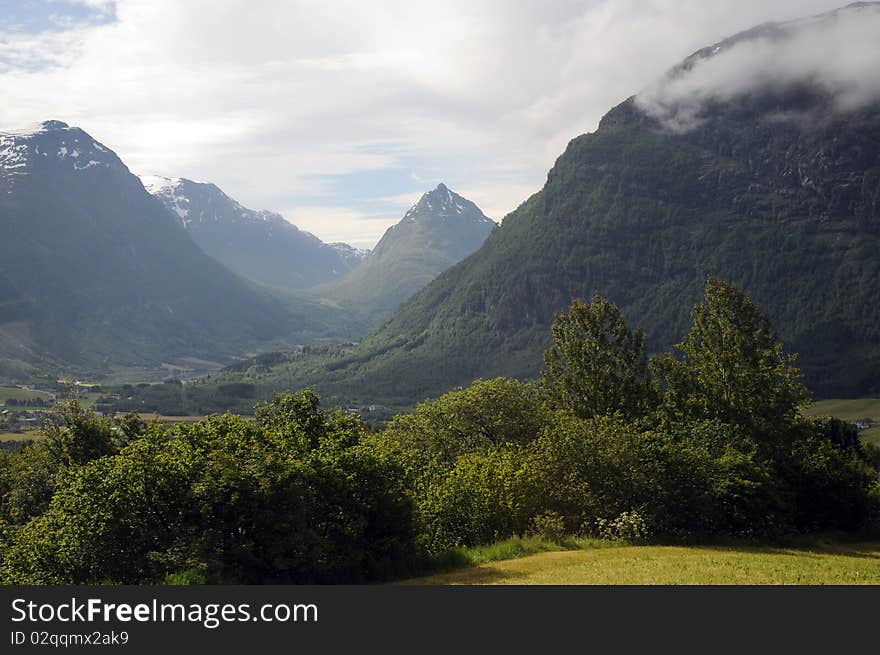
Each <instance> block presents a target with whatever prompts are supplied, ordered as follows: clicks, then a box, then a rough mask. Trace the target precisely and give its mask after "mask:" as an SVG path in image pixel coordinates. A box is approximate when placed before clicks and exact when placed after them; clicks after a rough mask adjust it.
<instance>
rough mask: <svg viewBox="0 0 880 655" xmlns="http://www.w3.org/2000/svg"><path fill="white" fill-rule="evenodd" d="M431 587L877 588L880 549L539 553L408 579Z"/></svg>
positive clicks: (876, 546)
mask: <svg viewBox="0 0 880 655" xmlns="http://www.w3.org/2000/svg"><path fill="white" fill-rule="evenodd" d="M406 584H431V585H495V584H510V585H619V584H623V585H654V584H662V585H674V584H686V585H730V584H751V585H754V584H760V585H765V584H769V585H779V584H784V585H792V584H793V585H816V584H832V585H836V584H846V585H849V584H880V542H867V543H855V544H837V545H834V546H826V547H814V548H772V547H754V548H749V547H742V546H737V547H725V546H619V547H610V548H586V549H583V550H569V551H562V552H548V553H538V554H535V555H530V556H528V557H523V558H519V559H511V560H506V561H499V562H489V563H486V564H481V565H479V566H473V567H469V568H465V569H459V570H455V571H451V572H448V573H442V574H438V575H432V576H428V577H424V578H418V579H414V580H409V581H407V582H406Z"/></svg>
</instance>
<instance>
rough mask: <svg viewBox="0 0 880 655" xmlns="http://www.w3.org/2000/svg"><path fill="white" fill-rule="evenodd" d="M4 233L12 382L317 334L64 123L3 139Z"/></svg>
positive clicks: (1, 346) (4, 345) (206, 355)
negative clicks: (212, 252) (32, 374)
mask: <svg viewBox="0 0 880 655" xmlns="http://www.w3.org/2000/svg"><path fill="white" fill-rule="evenodd" d="M0 225H2V228H3V236H2V238H0V288H2V289H3V294H2V297H0V375H7V376H9V377H16V376H19V375H25V374H27V373H28V372H29V371H33V370H35V369H34V367H37V368H38V370H41V371H48V370H59V368H68V370H70V369H73V370H80V371H107V370H110V369H112V368H113V367H115V366H147V365H158V364H160V363H162V362H169V361H174V360H175V358H178V357H199V358H203V359H211V358H224V357H227V356H231V355H234V354H239V353H241V352H243V351H246V350H249V349H252V348H253V347H255V346H256V345H258V344H260V343H265V342H268V341H270V340H273V339H276V338H279V337H282V338H283V337H285V336H286V335H289V334H291V333H292V332H293V331H295V330H296V329H298V327H302V328H303V329H311V326H310V325H307V323H308V321H310V320H311V319H310V318H303V317H302V316H300V317H299V318H294V317H293V314H292V311H291V309H289V308H288V307H287V306H286V305H285V304H284V303H282V302H280V301H278V300H277V299H274V298H271V297H269V295H268V294H267V293H263V292H260V291H257V290H255V289H253V287H252V285H250V284H248V283H246V282H245V281H244V280H242V279H241V278H240V277H238V276H236V275H235V274H234V273H233V272H231V271H230V270H229V269H228V268H226V267H224V266H221V265H220V264H219V263H218V262H217V261H216V260H214V259H212V258H211V257H209V256H208V255H206V254H205V253H204V252H203V251H202V250H201V249H199V248H198V247H197V245H196V244H195V243H194V242H193V239H192V238H191V237H190V235H189V234H187V231H186V230H184V229H183V228H181V226H180V221H179V219H178V217H177V216H175V215H172V214H171V213H169V212H168V211H167V210H166V209H165V208H164V207H163V205H162V203H160V202H158V201H157V200H156V198H154V197H153V196H151V195H150V194H149V193H147V192H146V190H145V189H144V187H143V185H142V184H141V182H140V180H139V179H138V178H137V177H136V176H135V175H133V174H132V173H131V172H130V171H129V170H128V168H127V167H126V166H125V164H124V163H123V162H122V160H121V159H120V158H119V157H117V156H116V154H114V153H113V152H112V151H111V150H110V149H109V148H108V147H107V146H105V145H103V144H101V143H99V142H98V141H97V140H96V139H94V138H92V137H91V136H90V135H89V134H87V133H86V132H84V131H83V130H81V129H78V128H75V127H70V126H68V125H67V124H65V123H62V122H60V121H47V122H45V123H42V124H40V125H39V126H36V127H34V128H32V129H28V130H15V131H9V130H7V131H2V132H0ZM285 302H286V301H285ZM302 313H303V314H305V311H303V312H302Z"/></svg>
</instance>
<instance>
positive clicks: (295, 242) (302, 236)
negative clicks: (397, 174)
mask: <svg viewBox="0 0 880 655" xmlns="http://www.w3.org/2000/svg"><path fill="white" fill-rule="evenodd" d="M140 179H141V181H142V182H143V183H144V187H145V188H146V189H147V191H149V192H150V193H151V194H153V195H154V196H155V197H157V198H159V200H161V201H162V203H163V204H164V205H165V207H167V209H168V210H169V211H171V212H172V213H174V214H175V215H176V216H178V217H179V219H180V221H181V224H182V225H183V227H184V228H185V229H186V230H187V231H188V232H189V233H190V235H191V236H192V238H193V240H194V241H195V242H196V244H197V245H198V246H199V247H200V248H201V249H202V250H204V251H205V252H206V253H207V254H208V255H210V256H211V257H213V258H214V259H217V260H218V261H220V262H221V263H223V264H225V265H226V266H228V267H229V268H231V269H232V270H233V271H235V272H236V273H238V274H239V275H242V276H244V277H247V278H249V279H252V280H255V281H256V282H260V283H262V284H267V285H270V286H276V287H286V288H291V289H302V288H307V287H312V286H315V285H317V284H321V283H323V282H328V281H330V280H333V279H336V278H338V277H340V276H341V275H344V274H345V273H347V272H348V271H349V270H351V268H352V267H353V266H354V265H355V264H356V259H352V257H351V256H350V255H349V256H346V255H345V254H344V253H343V252H342V251H340V250H339V249H338V248H334V247H333V246H331V245H330V244H326V243H324V242H323V241H321V240H320V239H319V238H318V237H316V236H315V235H313V234H310V233H309V232H306V231H304V230H300V229H299V228H298V227H296V226H295V225H294V224H293V223H291V222H289V221H288V220H287V219H286V218H284V217H283V216H282V215H281V214H278V213H276V212H271V211H268V210H265V209H264V210H253V209H248V208H247V207H244V206H243V205H242V204H241V203H239V202H238V201H237V200H235V199H233V198H231V197H230V196H228V195H227V194H226V193H224V192H223V191H222V190H221V189H220V188H219V187H218V186H217V185H216V184H213V183H211V182H195V181H193V180H189V179H187V178H168V177H162V176H156V175H144V176H141V178H140Z"/></svg>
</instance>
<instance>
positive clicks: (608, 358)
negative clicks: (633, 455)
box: [542, 295, 648, 418]
mask: <svg viewBox="0 0 880 655" xmlns="http://www.w3.org/2000/svg"><path fill="white" fill-rule="evenodd" d="M552 332H553V345H552V346H551V347H550V348H549V349H548V350H547V351H546V352H545V353H544V362H545V364H546V367H545V369H544V373H543V378H542V380H543V384H544V387H545V388H546V389H547V390H548V392H549V394H550V396H551V398H552V399H553V400H554V401H555V404H557V405H558V406H560V407H562V408H564V409H568V410H570V411H572V412H573V413H574V414H576V415H577V416H579V417H581V418H592V417H595V416H604V415H609V414H613V413H615V412H622V413H623V414H624V415H625V416H633V415H637V414H638V413H639V412H640V411H641V409H642V408H643V407H644V404H645V401H646V397H647V396H646V393H647V388H648V385H647V358H646V355H645V336H644V334H643V333H642V331H641V330H631V329H630V328H629V327H628V326H627V324H626V321H625V320H624V318H623V314H622V313H621V311H620V309H619V308H618V307H617V306H616V305H615V304H613V303H611V302H609V301H608V300H606V299H605V298H602V297H600V296H598V295H597V296H594V297H593V300H592V301H591V302H590V303H589V304H587V303H585V302H583V301H581V300H575V301H574V302H573V303H572V305H571V308H570V309H569V310H568V311H567V312H562V313H560V314H559V315H558V316H557V317H556V320H555V321H554V323H553V327H552Z"/></svg>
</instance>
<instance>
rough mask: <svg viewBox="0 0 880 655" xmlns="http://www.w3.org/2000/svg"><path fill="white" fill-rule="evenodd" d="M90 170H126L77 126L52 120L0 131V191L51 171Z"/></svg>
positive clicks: (10, 191) (120, 161)
mask: <svg viewBox="0 0 880 655" xmlns="http://www.w3.org/2000/svg"><path fill="white" fill-rule="evenodd" d="M93 169H104V170H105V171H106V170H109V169H113V170H115V171H117V172H120V173H124V174H128V172H129V171H128V169H127V168H126V167H125V164H123V163H122V160H120V159H119V157H117V156H116V155H115V154H114V153H113V152H112V151H111V150H109V149H108V148H107V147H106V146H104V145H102V144H100V143H98V142H97V141H96V140H95V139H93V138H92V137H91V136H89V135H88V134H86V133H85V132H84V131H82V130H81V129H79V128H78V127H70V126H69V125H68V124H67V123H62V122H61V121H56V120H51V121H45V122H43V123H40V124H38V125H35V126H33V127H31V128H25V129H19V130H0V191H2V192H4V193H6V194H12V193H13V190H14V187H15V186H16V184H17V182H20V181H21V180H22V179H23V178H24V177H26V176H31V175H35V174H38V175H42V174H46V173H49V172H50V171H51V172H53V173H55V174H58V173H64V174H81V175H88V174H91V173H94V172H95V171H94V170H93Z"/></svg>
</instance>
